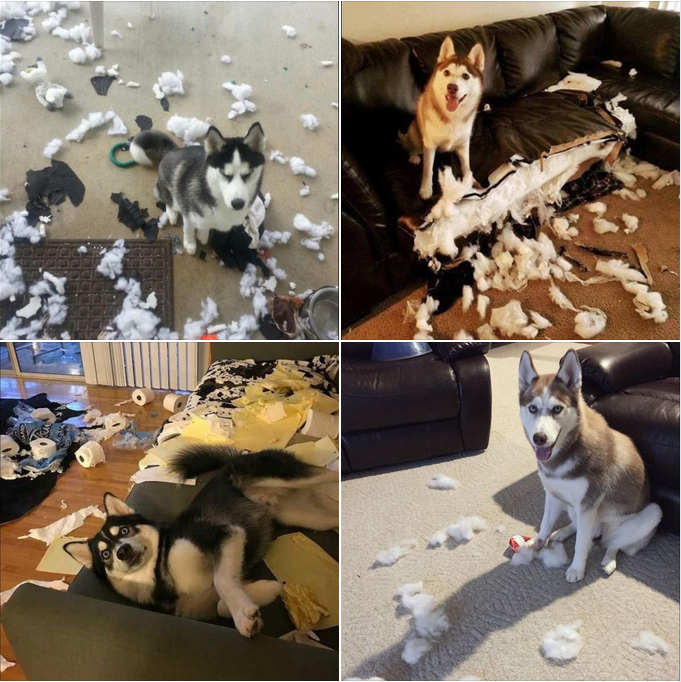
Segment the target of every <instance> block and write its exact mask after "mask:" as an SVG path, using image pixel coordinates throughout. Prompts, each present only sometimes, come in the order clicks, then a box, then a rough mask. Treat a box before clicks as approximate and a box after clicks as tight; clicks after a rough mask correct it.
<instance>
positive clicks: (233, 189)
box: [130, 123, 265, 255]
mask: <svg viewBox="0 0 681 682" xmlns="http://www.w3.org/2000/svg"><path fill="white" fill-rule="evenodd" d="M130 154H131V156H132V158H133V159H135V161H137V163H139V164H142V165H144V166H153V165H155V164H156V163H158V164H159V167H158V180H157V181H156V189H155V194H156V197H157V198H158V199H160V200H161V201H162V202H164V203H165V205H166V214H167V216H168V222H169V223H170V224H171V225H176V224H177V219H178V216H179V215H181V216H182V221H183V226H184V248H185V249H186V250H187V253H188V254H190V255H193V254H194V253H196V238H197V237H198V240H199V241H200V242H201V243H202V244H207V243H208V237H209V234H210V231H211V230H218V231H220V232H228V231H229V230H231V229H232V228H233V227H236V226H239V225H243V224H244V220H245V218H246V216H247V215H248V211H249V210H250V208H251V206H252V205H253V202H254V201H255V199H256V197H257V196H258V192H259V190H260V185H261V183H262V177H263V168H264V164H265V134H264V133H263V130H262V128H261V127H260V124H259V123H254V124H253V125H252V126H251V127H250V128H249V130H248V132H247V133H246V136H245V137H227V138H226V137H223V136H222V134H221V133H220V131H219V130H218V129H217V128H215V127H214V126H211V127H210V128H209V130H208V133H207V134H206V139H205V141H204V144H203V147H202V146H200V145H198V146H190V147H178V146H177V145H176V144H175V142H174V141H173V140H172V138H170V137H169V136H168V135H166V134H165V133H162V132H159V131H157V130H144V131H142V132H141V133H138V134H137V135H135V138H134V139H133V141H132V143H131V144H130ZM247 224H248V221H247ZM195 232H196V236H195V234H194V233H195ZM255 232H256V233H255V234H252V235H251V237H253V238H254V239H255V242H256V243H257V241H258V238H259V237H258V234H257V230H256V231H255Z"/></svg>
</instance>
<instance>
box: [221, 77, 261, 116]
mask: <svg viewBox="0 0 681 682" xmlns="http://www.w3.org/2000/svg"><path fill="white" fill-rule="evenodd" d="M222 87H223V88H225V90H229V91H230V92H231V93H232V96H233V97H234V99H235V100H236V101H235V102H234V103H233V104H232V106H231V107H230V110H229V114H227V118H229V119H233V118H236V117H237V116H240V115H241V114H245V113H246V112H247V111H255V110H256V109H257V107H256V105H255V104H254V103H253V102H251V101H250V100H249V99H248V98H249V97H250V96H251V95H252V94H253V88H252V87H251V86H250V85H248V84H247V83H241V85H236V84H234V83H232V82H231V81H227V82H226V83H223V84H222Z"/></svg>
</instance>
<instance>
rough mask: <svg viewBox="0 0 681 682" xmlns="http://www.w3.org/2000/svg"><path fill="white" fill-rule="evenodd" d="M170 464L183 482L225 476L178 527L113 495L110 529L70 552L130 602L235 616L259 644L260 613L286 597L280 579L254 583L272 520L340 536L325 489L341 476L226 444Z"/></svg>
mask: <svg viewBox="0 0 681 682" xmlns="http://www.w3.org/2000/svg"><path fill="white" fill-rule="evenodd" d="M170 466H171V468H172V469H173V470H174V471H176V472H177V473H178V474H180V476H181V477H182V478H183V479H185V480H186V479H188V478H193V477H195V476H198V475H199V474H203V473H207V472H210V471H217V472H218V473H217V474H216V475H215V476H214V478H212V479H211V480H210V481H209V482H208V483H207V484H206V486H205V487H204V488H203V489H202V490H201V491H200V492H199V493H198V494H197V495H196V497H195V498H194V500H193V501H192V502H191V504H190V505H189V507H187V509H186V510H185V511H184V512H182V513H181V514H180V515H179V516H178V517H177V519H175V521H172V522H170V523H155V522H154V521H151V520H149V519H147V518H145V517H144V516H142V515H141V514H138V513H137V512H136V511H135V510H134V509H133V508H132V507H130V506H129V505H128V504H126V503H125V502H123V501H122V500H120V499H118V498H117V497H115V496H114V495H112V494H111V493H106V494H105V495H104V508H105V510H106V515H107V519H106V522H105V524H104V526H103V527H102V529H101V530H100V531H99V533H97V535H95V536H94V537H93V538H91V539H90V540H86V541H80V542H68V543H66V544H65V545H64V550H65V551H66V552H67V553H68V554H70V555H71V556H72V557H73V558H74V559H76V560H77V561H79V562H80V563H81V564H83V566H86V567H87V568H89V569H91V570H92V571H93V572H94V573H95V574H96V575H97V577H98V578H100V579H101V580H102V581H104V582H105V583H106V584H108V585H109V586H110V587H111V588H112V589H113V590H115V591H116V592H117V593H118V594H120V595H122V596H123V597H127V598H128V599H131V600H132V601H135V602H138V603H140V604H149V605H152V606H154V607H157V608H160V609H164V610H167V611H170V612H173V613H175V615H178V616H184V617H187V618H196V619H199V620H208V619H212V618H216V617H218V616H224V617H228V618H233V619H234V624H235V625H236V628H237V630H238V631H239V632H240V633H241V634H242V635H243V636H244V637H251V636H253V635H255V634H256V633H258V632H259V631H260V629H261V628H262V624H263V623H262V618H261V616H260V611H259V607H261V606H265V605H267V604H269V603H271V602H272V601H274V600H275V599H276V598H277V596H279V593H280V592H281V589H282V584H281V583H279V582H277V581H276V580H256V581H255V582H249V581H248V574H249V570H250V569H251V568H252V567H253V566H254V565H255V563H256V562H257V561H259V560H260V559H261V558H262V557H263V555H264V554H265V552H266V551H267V548H268V547H269V544H270V542H271V540H272V533H273V526H274V522H275V521H277V522H279V523H281V524H283V525H287V526H301V527H303V528H310V529H313V530H330V529H332V528H336V527H337V526H338V503H337V502H336V501H334V500H333V499H331V498H330V497H329V496H328V495H326V494H325V493H324V490H323V487H324V486H328V485H329V484H336V485H337V483H338V473H337V472H334V471H329V470H327V469H320V468H319V467H314V466H311V465H309V464H305V463H304V462H301V461H300V460H298V459H296V458H295V457H294V456H293V455H291V454H290V453H287V452H284V451H282V450H264V451H262V452H258V453H254V454H247V455H240V454H238V452H237V451H236V450H234V449H233V448H229V447H224V446H212V447H211V446H196V447H193V448H190V449H188V450H186V451H184V452H182V453H180V454H179V455H177V456H176V457H175V459H174V460H173V461H172V463H171V465H170Z"/></svg>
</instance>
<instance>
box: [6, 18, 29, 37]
mask: <svg viewBox="0 0 681 682" xmlns="http://www.w3.org/2000/svg"><path fill="white" fill-rule="evenodd" d="M29 23H30V22H29V20H28V19H17V18H12V19H7V20H6V21H4V22H3V24H2V28H0V34H2V35H3V36H5V38H9V39H10V40H21V41H24V31H23V29H25V28H26V27H27V26H28V25H29ZM24 42H25V41H24Z"/></svg>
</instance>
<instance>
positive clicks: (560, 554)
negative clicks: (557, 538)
mask: <svg viewBox="0 0 681 682" xmlns="http://www.w3.org/2000/svg"><path fill="white" fill-rule="evenodd" d="M537 557H538V558H539V560H540V561H541V562H542V563H543V564H544V566H546V568H560V567H561V566H566V565H567V564H568V561H569V560H568V555H567V554H566V552H565V545H563V543H562V542H551V543H550V544H549V545H548V546H547V547H544V548H543V549H541V550H539V552H538V554H537Z"/></svg>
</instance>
